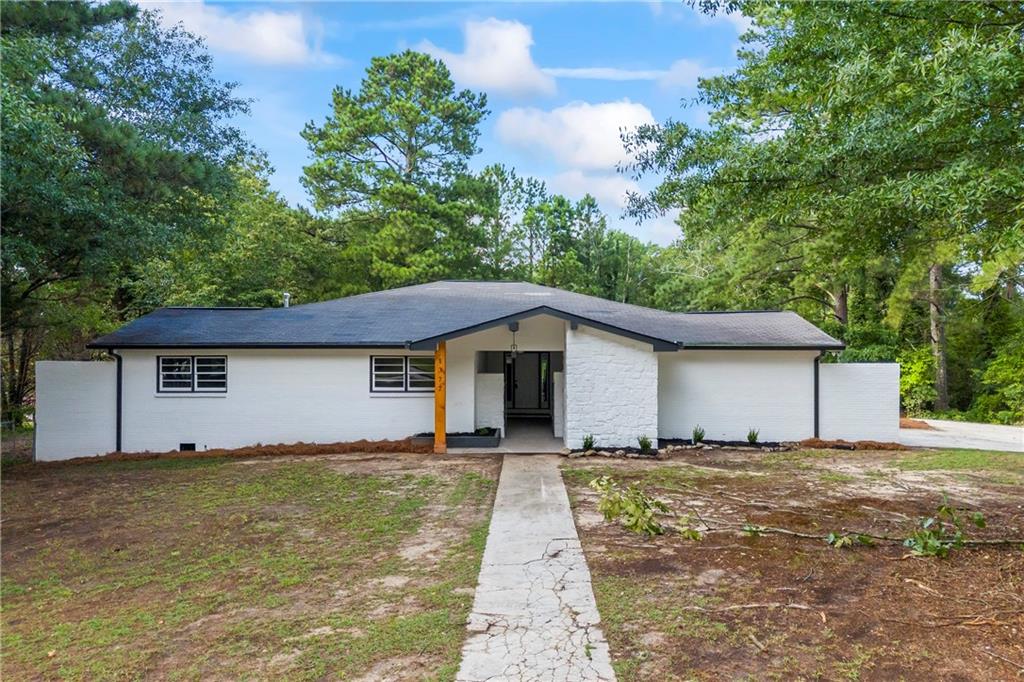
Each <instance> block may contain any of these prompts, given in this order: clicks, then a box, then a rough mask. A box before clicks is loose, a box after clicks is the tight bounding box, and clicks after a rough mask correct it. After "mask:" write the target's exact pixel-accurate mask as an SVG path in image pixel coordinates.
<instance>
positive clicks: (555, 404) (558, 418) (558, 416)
mask: <svg viewBox="0 0 1024 682" xmlns="http://www.w3.org/2000/svg"><path fill="white" fill-rule="evenodd" d="M551 394H552V395H551V428H552V432H553V434H554V436H555V438H564V437H565V373H564V372H552V373H551Z"/></svg>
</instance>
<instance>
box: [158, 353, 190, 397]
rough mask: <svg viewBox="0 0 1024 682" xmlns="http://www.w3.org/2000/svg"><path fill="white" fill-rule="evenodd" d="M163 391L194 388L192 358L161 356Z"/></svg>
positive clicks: (161, 385) (161, 383)
mask: <svg viewBox="0 0 1024 682" xmlns="http://www.w3.org/2000/svg"><path fill="white" fill-rule="evenodd" d="M159 373H160V376H159V379H160V385H159V388H160V390H161V391H191V390H192V358H189V357H183V358H182V357H178V358H160V372H159Z"/></svg>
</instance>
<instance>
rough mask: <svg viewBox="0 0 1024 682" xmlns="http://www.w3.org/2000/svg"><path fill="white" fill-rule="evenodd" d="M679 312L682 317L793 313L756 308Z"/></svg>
mask: <svg viewBox="0 0 1024 682" xmlns="http://www.w3.org/2000/svg"><path fill="white" fill-rule="evenodd" d="M677 312H678V313H679V314H680V315H733V314H735V313H791V312H793V311H792V310H782V309H781V308H761V309H756V308H754V309H751V310H680V311H677Z"/></svg>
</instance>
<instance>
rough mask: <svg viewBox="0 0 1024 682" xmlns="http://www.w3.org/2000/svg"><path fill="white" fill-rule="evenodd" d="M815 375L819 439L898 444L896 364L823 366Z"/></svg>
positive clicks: (897, 379) (898, 381)
mask: <svg viewBox="0 0 1024 682" xmlns="http://www.w3.org/2000/svg"><path fill="white" fill-rule="evenodd" d="M818 372H819V374H818V382H819V385H818V391H819V393H818V397H819V401H820V403H819V408H818V409H819V412H818V419H819V422H818V427H819V433H820V435H821V437H822V438H825V439H827V440H836V439H839V438H842V439H843V440H878V441H887V442H897V441H899V436H900V366H899V365H898V364H895V363H843V364H824V363H823V364H821V365H820V366H819V368H818Z"/></svg>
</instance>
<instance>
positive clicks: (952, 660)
mask: <svg viewBox="0 0 1024 682" xmlns="http://www.w3.org/2000/svg"><path fill="white" fill-rule="evenodd" d="M992 454H993V456H992V457H990V458H988V459H985V458H981V457H978V458H977V461H976V463H975V464H974V466H973V468H970V469H966V468H965V469H938V468H932V466H931V465H932V464H934V463H940V464H941V463H950V462H951V464H946V465H947V466H953V465H954V464H956V463H957V462H960V461H961V460H962V458H960V459H957V458H953V459H950V457H948V456H946V455H943V454H941V453H938V454H936V455H934V456H932V455H929V454H928V453H921V454H918V453H907V452H883V451H856V452H844V451H835V450H828V451H810V452H808V451H797V452H791V453H771V454H765V453H759V452H758V453H751V452H730V451H727V450H721V451H717V450H716V451H710V452H708V451H700V454H697V452H686V453H673V457H672V459H670V460H669V461H667V462H642V463H640V462H635V461H633V462H609V461H608V460H602V461H599V462H597V461H591V460H575V461H574V462H573V463H572V464H571V465H567V466H566V467H565V468H564V469H563V471H564V475H565V479H566V482H567V484H568V486H569V491H570V495H571V497H572V499H573V503H574V509H575V513H576V518H577V526H578V529H579V532H580V535H581V539H582V541H583V546H584V550H585V552H586V554H587V559H588V563H589V565H590V570H591V573H592V575H593V579H594V590H595V594H596V596H597V602H598V609H599V610H600V612H601V616H602V623H603V628H604V631H605V633H606V635H607V636H608V638H609V641H610V643H611V648H612V656H613V659H614V664H615V667H616V671H617V673H618V675H619V677H620V679H622V680H665V679H701V680H704V679H707V680H712V679H714V680H718V679H746V678H747V677H750V678H756V679H776V678H777V679H878V680H888V679H907V680H926V679H927V680H934V679H948V680H969V679H970V680H974V679H979V680H980V679H985V680H988V679H1010V678H1013V677H1014V676H1015V675H1017V674H1018V673H1019V672H1020V668H1019V667H1017V666H1020V665H1024V551H1022V548H1018V547H984V548H965V549H961V550H958V551H955V552H954V554H953V555H952V556H950V557H949V558H947V559H935V558H907V550H906V549H905V548H903V547H902V546H899V545H893V544H887V545H877V546H875V547H855V548H847V549H843V550H836V549H833V548H831V547H829V546H828V545H826V544H825V543H824V542H822V541H818V540H805V539H799V538H791V537H780V536H771V535H763V536H760V537H750V536H748V535H744V534H742V533H740V532H720V533H711V534H708V535H706V536H705V537H704V539H703V540H701V541H696V542H695V541H690V540H686V539H684V538H683V537H681V536H680V535H678V534H671V533H670V534H668V535H665V536H661V537H656V538H653V539H650V540H648V539H646V538H644V537H641V536H638V535H635V534H632V533H630V532H628V531H626V530H625V529H623V528H622V527H621V526H619V525H617V524H609V523H596V522H595V515H596V513H597V512H596V502H597V500H596V495H595V494H594V493H593V492H592V491H591V490H590V489H589V488H587V487H586V483H587V481H588V480H589V479H590V478H592V477H593V475H594V474H595V473H610V474H611V475H612V476H614V477H616V479H617V480H619V481H620V482H622V483H630V482H632V483H636V484H638V485H639V486H641V487H642V488H643V489H644V490H645V491H647V492H650V493H653V494H656V495H657V496H658V497H660V498H661V499H664V500H666V501H668V502H669V504H670V505H671V506H672V507H673V509H675V510H677V511H679V512H684V511H687V510H688V509H689V510H691V511H696V512H698V513H699V514H701V515H702V516H703V517H705V518H715V519H722V520H726V521H730V522H735V523H743V522H745V521H749V522H751V523H754V524H760V525H773V526H783V527H787V528H792V529H794V530H799V531H803V532H808V533H828V532H829V531H831V530H841V529H844V528H845V529H854V528H855V529H858V530H863V531H867V532H873V533H878V534H888V535H896V536H899V537H905V536H906V535H908V534H909V533H910V532H911V531H912V530H913V528H914V525H915V523H916V522H917V520H918V518H919V517H922V516H926V515H930V514H931V513H933V512H934V510H935V508H936V506H937V505H938V503H939V502H940V501H941V495H942V493H943V492H944V491H945V492H947V493H948V494H949V496H950V501H951V502H953V503H954V504H956V505H957V506H960V507H964V508H968V509H972V510H979V511H981V512H983V513H984V514H985V516H986V518H987V519H988V527H987V528H985V529H983V530H978V531H975V532H973V534H972V537H978V538H995V537H1024V478H1017V476H1018V475H1021V476H1024V457H1021V459H1020V460H1019V463H1018V462H1017V461H1016V460H1013V459H1000V458H998V457H995V455H996V454H997V453H992ZM988 465H990V466H988ZM915 467H916V468H915Z"/></svg>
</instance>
